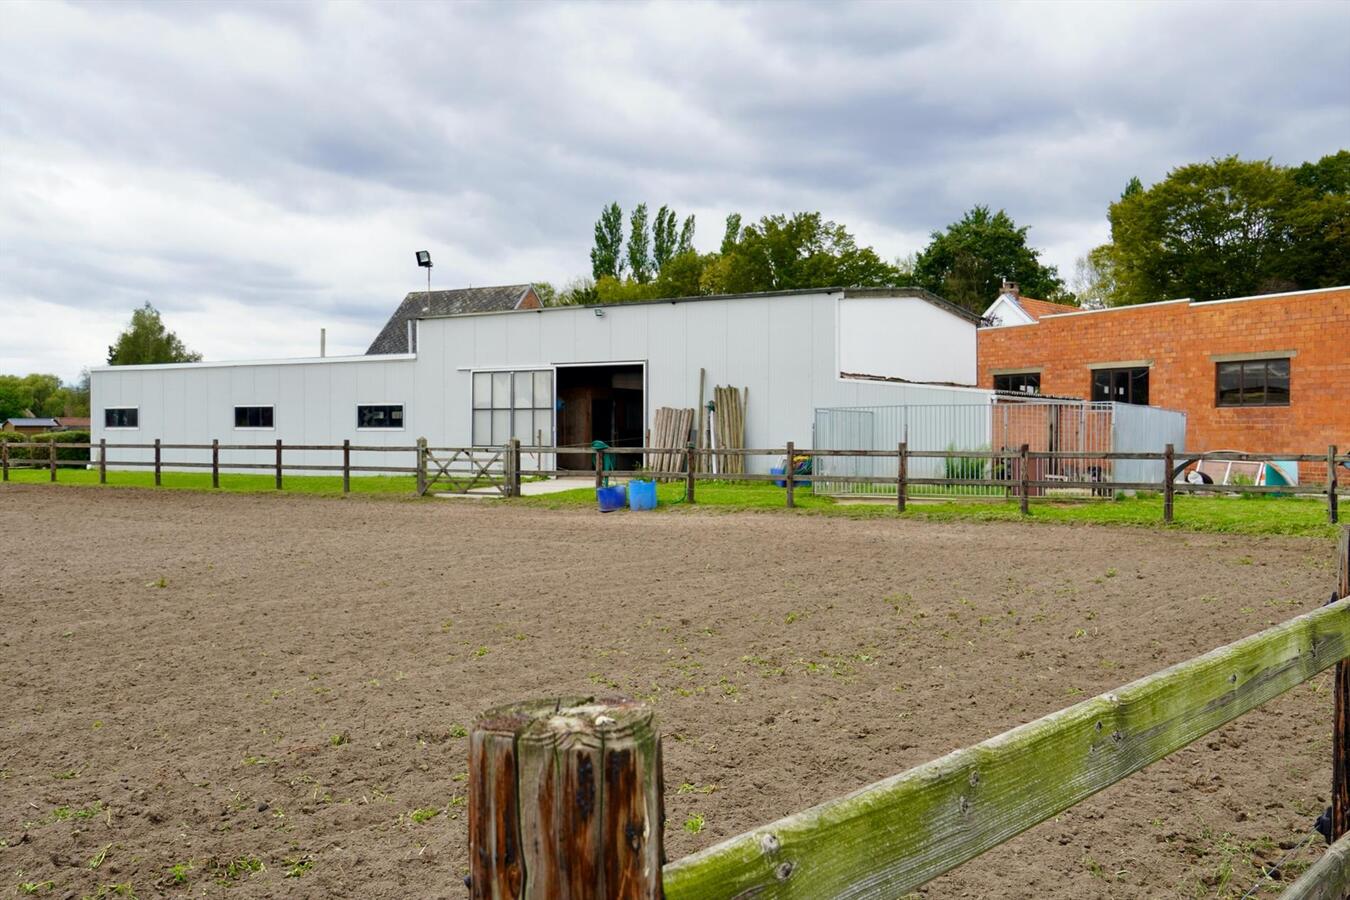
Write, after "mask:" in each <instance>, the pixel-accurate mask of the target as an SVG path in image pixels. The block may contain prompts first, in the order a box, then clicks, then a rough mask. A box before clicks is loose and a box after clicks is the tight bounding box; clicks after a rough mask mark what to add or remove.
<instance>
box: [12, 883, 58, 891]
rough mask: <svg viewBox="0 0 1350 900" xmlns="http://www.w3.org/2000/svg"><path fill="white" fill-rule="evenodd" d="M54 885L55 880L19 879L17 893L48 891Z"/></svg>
mask: <svg viewBox="0 0 1350 900" xmlns="http://www.w3.org/2000/svg"><path fill="white" fill-rule="evenodd" d="M54 887H56V882H55V881H20V882H19V893H21V894H37V893H40V892H43V891H50V890H51V889H52V888H54Z"/></svg>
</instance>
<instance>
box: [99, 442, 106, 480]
mask: <svg viewBox="0 0 1350 900" xmlns="http://www.w3.org/2000/svg"><path fill="white" fill-rule="evenodd" d="M98 483H99V484H107V483H108V439H107V438H99V439H98Z"/></svg>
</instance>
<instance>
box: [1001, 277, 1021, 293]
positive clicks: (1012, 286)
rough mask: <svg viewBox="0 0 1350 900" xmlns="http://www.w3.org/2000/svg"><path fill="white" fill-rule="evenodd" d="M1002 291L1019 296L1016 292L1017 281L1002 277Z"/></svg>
mask: <svg viewBox="0 0 1350 900" xmlns="http://www.w3.org/2000/svg"><path fill="white" fill-rule="evenodd" d="M1003 293H1005V294H1012V295H1013V296H1014V297H1017V296H1019V294H1018V293H1017V282H1015V281H1009V280H1008V279H1006V278H1005V279H1003Z"/></svg>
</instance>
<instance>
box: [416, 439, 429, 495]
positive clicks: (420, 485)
mask: <svg viewBox="0 0 1350 900" xmlns="http://www.w3.org/2000/svg"><path fill="white" fill-rule="evenodd" d="M426 493H427V439H426V438H424V437H420V438H418V439H417V496H419V497H424V496H426Z"/></svg>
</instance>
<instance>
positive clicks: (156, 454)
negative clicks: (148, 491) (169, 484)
mask: <svg viewBox="0 0 1350 900" xmlns="http://www.w3.org/2000/svg"><path fill="white" fill-rule="evenodd" d="M159 461H160V453H159V438H155V487H159V482H160V475H159Z"/></svg>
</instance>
